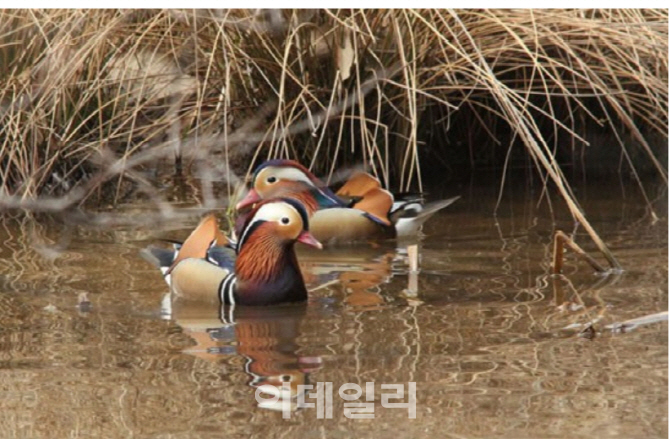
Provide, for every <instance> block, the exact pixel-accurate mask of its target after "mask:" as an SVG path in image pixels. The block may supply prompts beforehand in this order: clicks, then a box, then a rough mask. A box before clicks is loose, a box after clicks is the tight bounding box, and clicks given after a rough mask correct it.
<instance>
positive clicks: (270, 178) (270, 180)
mask: <svg viewBox="0 0 670 439" xmlns="http://www.w3.org/2000/svg"><path fill="white" fill-rule="evenodd" d="M267 182H268V183H270V184H272V183H276V182H277V177H275V176H272V177H268V179H267Z"/></svg>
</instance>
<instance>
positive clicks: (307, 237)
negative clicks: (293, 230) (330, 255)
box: [298, 230, 323, 250]
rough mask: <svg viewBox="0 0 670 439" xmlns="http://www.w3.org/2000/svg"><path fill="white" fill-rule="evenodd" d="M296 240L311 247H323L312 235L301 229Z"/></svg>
mask: <svg viewBox="0 0 670 439" xmlns="http://www.w3.org/2000/svg"><path fill="white" fill-rule="evenodd" d="M298 241H300V242H302V243H303V244H307V245H309V246H311V247H314V248H318V249H319V250H321V249H322V248H323V245H322V244H321V243H320V242H319V241H317V240H316V238H315V237H314V236H312V234H311V233H309V232H308V231H306V230H305V231H303V232H302V233H301V234H300V236H298Z"/></svg>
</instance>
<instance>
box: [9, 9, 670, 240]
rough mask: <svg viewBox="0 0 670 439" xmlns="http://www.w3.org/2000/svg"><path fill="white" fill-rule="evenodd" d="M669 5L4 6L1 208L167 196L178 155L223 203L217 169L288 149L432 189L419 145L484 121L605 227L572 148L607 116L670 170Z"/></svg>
mask: <svg viewBox="0 0 670 439" xmlns="http://www.w3.org/2000/svg"><path fill="white" fill-rule="evenodd" d="M667 22H668V12H667V10H394V11H386V10H365V11H363V10H354V11H349V10H346V11H342V10H338V11H329V10H318V11H305V10H300V11H297V10H281V11H280V10H270V11H260V12H259V11H250V10H229V11H206V10H198V11H182V10H162V11H114V10H90V11H89V10H77V11H73V10H47V11H40V10H6V11H2V12H0V78H1V80H0V121H1V122H0V164H1V166H0V207H2V206H4V207H24V208H33V209H43V210H50V209H52V208H53V209H54V210H55V209H63V208H67V207H70V206H73V205H78V204H80V203H81V202H83V201H85V200H86V199H89V198H90V196H91V194H96V195H100V194H103V195H105V196H106V197H107V198H110V197H111V199H119V197H121V196H122V195H123V194H124V192H125V191H126V190H127V187H130V188H132V189H133V190H134V191H138V190H139V191H140V192H144V193H146V194H149V195H150V197H151V199H152V200H154V201H155V202H156V204H157V205H159V206H162V209H163V210H165V209H167V208H166V207H165V206H166V204H165V203H164V202H165V200H164V199H163V198H162V197H161V196H159V195H158V191H157V190H156V186H155V183H154V182H153V181H152V179H151V178H149V177H147V175H146V170H147V169H149V168H151V166H153V165H154V164H155V163H157V162H161V161H167V162H172V161H173V160H174V161H175V163H176V166H177V168H181V167H182V166H186V167H187V168H188V169H189V170H190V171H192V172H193V173H194V174H197V175H198V176H200V177H203V178H202V181H203V183H202V185H203V187H202V188H201V191H202V193H203V198H205V202H204V204H205V205H209V206H210V207H211V206H213V205H215V204H216V203H217V202H219V201H220V200H216V199H213V198H212V197H211V195H212V194H213V193H214V192H213V190H212V182H214V181H227V182H233V183H235V182H236V181H237V177H236V176H235V175H234V174H233V173H232V171H231V169H232V168H234V166H233V167H232V168H231V165H237V166H238V169H239V166H240V165H243V166H244V169H248V167H250V166H253V164H254V163H257V162H258V161H259V160H262V159H264V158H266V157H270V156H290V157H293V158H297V159H299V160H301V161H303V162H306V163H308V164H311V166H312V168H314V169H315V170H316V171H318V172H321V173H325V174H328V175H329V176H330V175H332V174H333V172H334V171H335V170H336V169H337V168H339V167H340V166H342V165H344V164H346V163H363V164H364V165H366V166H368V167H370V168H371V169H373V171H374V172H376V173H377V174H378V176H379V177H380V178H381V179H382V180H383V181H384V182H385V183H386V184H387V185H389V186H390V187H395V188H399V189H401V190H407V189H409V188H410V187H411V188H419V189H420V188H421V165H422V164H421V163H420V160H419V157H420V154H419V153H420V152H421V150H422V149H433V150H437V151H438V153H439V150H440V148H445V146H444V145H440V144H436V143H432V144H426V143H425V142H424V140H425V139H426V137H427V136H426V132H431V133H435V132H437V133H440V134H439V136H437V137H438V138H442V139H444V138H449V137H454V136H457V135H459V133H462V132H463V131H466V132H473V131H475V132H483V133H487V135H488V139H489V141H488V142H486V144H484V145H471V144H468V143H467V142H465V143H464V146H463V148H471V149H476V148H483V149H490V148H491V145H493V146H494V147H496V148H501V149H503V150H505V148H507V150H508V152H511V151H512V145H513V143H514V142H519V141H520V142H522V143H523V145H525V147H526V150H527V153H528V155H529V156H530V157H531V158H532V161H533V162H534V163H535V165H536V166H537V169H538V171H539V172H540V174H541V175H543V176H544V178H546V179H547V180H551V181H553V183H554V184H555V185H556V187H557V188H558V190H559V191H560V193H561V194H562V195H563V198H564V199H565V200H566V201H567V202H568V203H569V205H570V206H571V209H572V212H573V214H574V215H575V217H576V218H577V219H578V220H580V221H581V222H582V223H583V224H584V225H585V226H586V228H587V230H589V232H590V233H591V234H592V236H593V237H594V239H595V240H596V242H598V241H599V240H598V238H597V235H596V234H595V231H593V230H590V226H589V225H588V221H587V220H586V218H584V217H583V215H582V214H581V210H580V208H579V206H578V204H577V200H576V199H575V197H574V195H573V194H572V193H571V191H570V188H569V186H568V185H567V184H566V182H565V178H564V176H563V174H562V170H561V168H560V167H559V166H558V164H557V160H556V159H555V156H556V154H557V151H561V150H565V149H574V148H575V147H577V146H581V147H583V146H584V145H586V141H585V140H584V138H583V136H582V134H581V132H580V129H581V127H583V126H584V124H585V121H587V123H594V124H597V125H599V126H605V127H609V128H611V130H612V133H614V135H615V136H617V139H619V146H618V147H619V148H620V149H621V154H622V156H623V158H624V162H625V166H626V167H627V170H628V171H629V172H632V173H633V174H634V175H636V176H637V172H638V170H637V169H636V166H639V165H638V164H637V163H636V162H634V161H633V160H632V159H631V155H634V154H637V152H636V151H634V150H632V149H634V148H631V146H630V145H628V144H626V143H625V142H624V140H623V136H627V137H629V138H632V139H633V140H634V142H635V143H636V144H637V145H639V148H641V149H642V151H643V152H644V155H645V157H646V159H645V160H646V161H647V162H648V163H650V164H651V166H652V167H653V168H654V169H655V170H656V172H657V173H658V174H659V175H660V176H661V177H662V178H663V179H664V180H665V181H666V182H667V169H666V165H665V164H664V163H661V162H659V160H658V158H657V157H659V156H662V155H663V153H662V152H661V151H653V150H652V146H651V145H650V144H649V143H648V142H647V137H646V136H645V135H644V134H643V133H657V134H660V136H662V137H666V136H667V131H668V124H667V116H668V115H667V92H668V81H667V79H668V64H667V62H668V58H667V55H668V45H667V42H668V25H667ZM466 111H467V112H468V113H467V114H471V115H472V117H471V118H470V119H469V120H468V122H467V126H465V127H454V126H453V121H454V120H458V115H459V112H461V114H462V113H463V112H466ZM510 133H511V135H510ZM431 136H432V134H431ZM566 138H568V139H570V140H569V141H568V142H565V140H564V139H566ZM561 139H563V140H561ZM454 143H455V142H454ZM449 147H450V148H451V147H453V146H449ZM612 147H615V146H612ZM470 154H472V152H470ZM424 166H425V164H424ZM110 182H111V183H112V184H109V183H110ZM103 183H107V185H103ZM102 187H106V188H107V190H106V191H105V192H100V188H102ZM109 187H111V188H112V189H111V192H110V191H109ZM640 187H641V188H642V185H641V184H640ZM231 190H232V189H231V188H230V185H228V193H229V194H230V192H231ZM642 190H643V192H644V188H642ZM46 196H52V197H55V198H43V197H46ZM208 196H209V198H207V197H208ZM40 197H42V198H40ZM49 203H52V204H49ZM47 206H52V207H47ZM603 247H604V246H603Z"/></svg>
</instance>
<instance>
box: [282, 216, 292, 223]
mask: <svg viewBox="0 0 670 439" xmlns="http://www.w3.org/2000/svg"><path fill="white" fill-rule="evenodd" d="M290 222H291V220H289V219H288V218H287V217H284V218H282V219H281V223H282V224H288V223H290Z"/></svg>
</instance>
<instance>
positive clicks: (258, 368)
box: [171, 301, 322, 411]
mask: <svg viewBox="0 0 670 439" xmlns="http://www.w3.org/2000/svg"><path fill="white" fill-rule="evenodd" d="M171 307H172V309H171V318H172V320H173V321H175V323H177V324H178V325H179V326H180V327H181V328H182V329H183V330H184V333H185V334H187V335H188V336H189V337H191V338H192V339H193V340H194V341H195V343H196V345H195V346H192V347H190V348H188V349H185V350H184V351H183V352H184V353H186V354H189V355H193V356H196V357H198V358H200V359H203V360H206V361H212V362H218V361H220V360H221V359H222V356H225V355H241V356H243V357H244V358H245V359H246V363H245V372H246V373H247V374H248V376H249V381H248V383H247V384H249V385H250V386H251V387H253V388H254V389H256V388H258V387H260V386H264V385H270V386H273V387H264V388H263V389H264V390H268V389H269V390H273V389H276V393H273V394H272V395H271V396H273V397H276V398H270V397H267V396H265V397H264V398H263V399H264V400H265V401H264V402H260V403H259V404H258V406H259V407H261V408H265V409H271V410H279V411H281V410H286V405H288V406H289V407H290V410H292V411H294V410H296V409H297V402H296V400H297V397H298V385H300V384H303V385H304V384H309V375H310V373H311V372H313V371H315V370H317V369H319V368H320V367H321V364H322V360H321V358H320V357H318V356H314V357H312V356H305V355H301V354H299V353H298V351H299V349H300V348H301V346H300V345H299V344H298V342H297V341H296V339H297V338H298V337H299V336H300V327H301V323H302V321H303V319H304V318H305V314H306V312H307V307H308V305H307V304H306V303H295V304H285V305H276V306H267V307H249V306H237V307H230V306H226V307H222V308H221V310H220V314H218V313H217V311H216V310H215V309H213V308H212V307H211V306H207V305H206V304H205V305H203V304H201V303H195V302H186V301H173V302H172V306H171ZM283 383H288V385H284V386H282V384H283ZM254 395H255V392H254V393H253V394H252V395H251V396H252V397H254ZM268 401H274V402H268Z"/></svg>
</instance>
